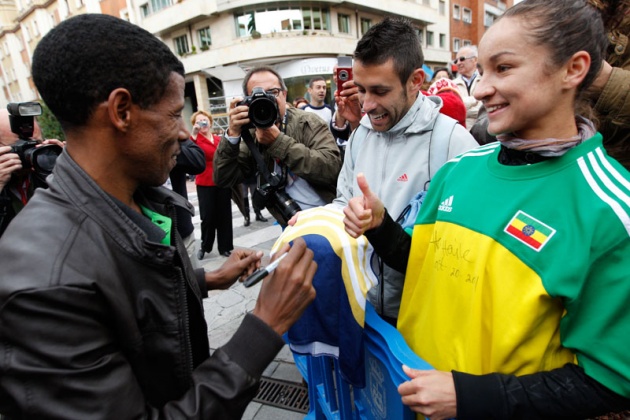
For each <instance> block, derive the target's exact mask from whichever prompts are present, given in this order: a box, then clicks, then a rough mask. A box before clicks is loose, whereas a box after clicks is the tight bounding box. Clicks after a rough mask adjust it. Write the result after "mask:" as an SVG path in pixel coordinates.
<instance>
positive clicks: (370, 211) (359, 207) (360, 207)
mask: <svg viewBox="0 0 630 420" xmlns="http://www.w3.org/2000/svg"><path fill="white" fill-rule="evenodd" d="M357 184H359V189H361V192H362V193H363V195H362V196H361V197H354V198H352V199H350V201H349V202H348V205H347V206H346V207H345V208H344V209H343V214H344V215H345V216H346V217H345V218H344V219H343V223H344V225H345V230H346V232H348V234H349V235H350V236H352V237H353V238H358V237H359V236H361V235H363V233H365V231H366V230H370V229H374V228H377V227H379V226H380V225H381V223H383V219H384V218H385V206H384V205H383V202H382V201H381V200H380V199H379V198H378V197H377V196H376V194H374V193H373V192H372V190H370V186H369V185H368V183H367V180H366V179H365V175H364V174H363V173H359V174H358V175H357Z"/></svg>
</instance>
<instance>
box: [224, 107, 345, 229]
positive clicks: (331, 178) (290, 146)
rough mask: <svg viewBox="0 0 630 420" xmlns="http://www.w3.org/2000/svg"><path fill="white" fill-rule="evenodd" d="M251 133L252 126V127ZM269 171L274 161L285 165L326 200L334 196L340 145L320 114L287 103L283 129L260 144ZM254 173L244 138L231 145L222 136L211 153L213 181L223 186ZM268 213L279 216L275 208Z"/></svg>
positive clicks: (254, 164)
mask: <svg viewBox="0 0 630 420" xmlns="http://www.w3.org/2000/svg"><path fill="white" fill-rule="evenodd" d="M251 133H252V137H254V136H255V130H251ZM260 150H261V152H262V155H263V159H264V160H265V162H266V163H267V167H268V168H269V170H270V171H273V167H274V161H279V163H281V164H282V165H287V166H288V168H289V170H290V171H291V172H293V173H294V174H295V175H297V176H299V177H300V178H302V179H304V180H305V181H306V182H308V183H309V184H310V185H311V186H312V187H313V188H314V189H315V191H316V192H317V194H318V195H319V196H320V197H321V198H322V200H324V201H325V202H326V203H330V202H331V201H332V200H333V199H334V198H335V196H336V191H337V176H338V175H339V170H340V169H341V157H340V155H339V147H337V144H336V142H335V139H334V137H333V135H332V133H331V132H330V130H329V129H328V126H327V125H326V123H325V122H324V120H322V119H321V118H320V117H319V116H317V115H316V114H313V113H309V112H304V111H302V110H300V109H296V108H289V107H287V122H286V129H285V130H284V132H281V133H280V135H279V136H278V138H277V139H276V140H275V142H274V143H273V144H272V145H271V146H269V147H264V146H260ZM255 173H256V162H255V161H254V158H253V156H252V154H251V152H250V150H249V149H248V147H247V145H246V144H245V142H243V141H241V142H240V143H239V144H238V145H233V144H231V143H230V142H229V141H227V140H226V139H223V140H221V143H220V144H219V148H218V149H217V153H216V154H215V155H214V182H215V183H216V184H217V185H220V186H222V187H231V186H233V185H238V184H240V183H241V182H243V181H244V180H245V179H247V178H249V177H251V176H253V175H254V174H255ZM269 210H270V212H271V214H272V215H273V216H274V218H276V219H277V220H280V219H279V216H278V215H277V214H274V213H275V211H272V209H269Z"/></svg>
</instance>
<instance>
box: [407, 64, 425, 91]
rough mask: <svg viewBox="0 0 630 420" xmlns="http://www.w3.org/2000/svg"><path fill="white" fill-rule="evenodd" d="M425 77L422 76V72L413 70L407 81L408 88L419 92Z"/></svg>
mask: <svg viewBox="0 0 630 420" xmlns="http://www.w3.org/2000/svg"><path fill="white" fill-rule="evenodd" d="M425 77H426V75H425V74H424V70H422V69H415V70H414V71H413V73H411V75H410V76H409V81H408V85H409V88H410V89H411V90H413V91H416V92H418V91H420V88H421V87H422V84H423V83H424V78H425Z"/></svg>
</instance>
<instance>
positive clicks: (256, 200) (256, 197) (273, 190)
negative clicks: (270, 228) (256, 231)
mask: <svg viewBox="0 0 630 420" xmlns="http://www.w3.org/2000/svg"><path fill="white" fill-rule="evenodd" d="M258 180H259V185H258V186H257V187H256V191H254V194H253V195H252V202H253V205H254V208H263V207H267V208H273V209H275V210H276V211H277V212H278V213H280V215H281V216H282V218H283V219H284V220H278V222H280V224H281V225H283V226H286V225H287V223H288V222H289V220H290V219H291V218H292V217H293V216H294V215H295V214H296V213H297V212H298V211H300V210H302V209H301V208H300V205H299V204H298V203H296V202H295V200H293V199H292V198H291V196H289V194H287V193H286V191H285V190H284V184H285V183H286V180H283V179H282V178H281V177H280V176H279V175H278V174H276V173H275V172H272V173H271V174H268V177H267V182H266V183H264V184H262V185H261V184H260V181H261V177H258Z"/></svg>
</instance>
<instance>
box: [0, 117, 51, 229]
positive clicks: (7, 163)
mask: <svg viewBox="0 0 630 420" xmlns="http://www.w3.org/2000/svg"><path fill="white" fill-rule="evenodd" d="M42 138H43V136H42V132H41V129H40V127H39V124H37V121H36V120H33V136H32V139H33V140H36V141H38V142H39V143H40V144H41V145H42V146H43V145H51V146H53V147H49V148H47V149H46V151H45V153H46V154H47V157H46V159H45V162H46V164H47V165H54V159H55V156H56V155H58V154H59V153H61V148H62V147H63V143H62V142H60V141H59V140H57V139H49V140H42ZM18 140H19V136H18V135H17V134H16V133H14V132H13V131H11V124H10V120H9V111H8V110H7V109H0V236H2V234H3V233H4V231H5V229H6V228H7V226H8V225H9V223H10V222H11V220H13V218H14V217H15V216H16V215H17V214H18V213H19V212H20V210H22V208H23V207H24V206H25V205H26V203H27V202H28V200H30V198H31V197H32V196H33V194H34V192H35V188H37V187H45V186H46V182H45V177H46V175H48V173H49V170H50V168H48V167H44V168H41V169H39V168H38V169H39V171H38V173H36V172H35V168H33V167H26V168H24V167H23V162H22V160H21V159H20V156H19V155H18V154H17V153H13V152H12V151H11V150H12V148H11V146H14V145H15V144H16V142H17V141H18ZM37 147H41V146H40V145H37ZM31 156H32V155H31Z"/></svg>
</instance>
